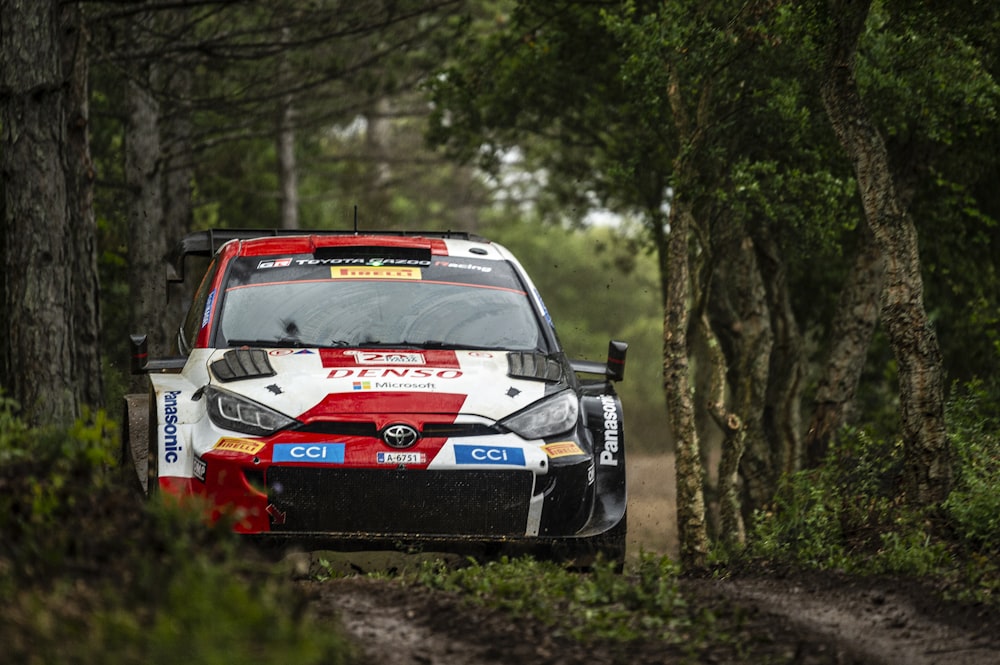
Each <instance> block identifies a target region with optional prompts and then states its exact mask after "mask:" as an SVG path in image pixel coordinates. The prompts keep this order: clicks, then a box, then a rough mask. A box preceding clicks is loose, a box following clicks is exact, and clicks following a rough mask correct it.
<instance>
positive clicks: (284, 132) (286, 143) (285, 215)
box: [278, 95, 299, 229]
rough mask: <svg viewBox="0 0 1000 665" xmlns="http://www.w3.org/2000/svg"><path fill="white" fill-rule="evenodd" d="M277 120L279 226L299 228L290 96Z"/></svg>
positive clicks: (284, 101)
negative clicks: (279, 192)
mask: <svg viewBox="0 0 1000 665" xmlns="http://www.w3.org/2000/svg"><path fill="white" fill-rule="evenodd" d="M280 113H281V117H280V119H279V120H278V180H279V183H280V185H279V186H280V187H281V228H283V229H297V228H299V182H298V172H297V170H296V167H295V127H294V125H293V122H292V117H293V114H294V111H293V108H292V98H291V96H290V95H289V96H286V97H285V98H284V100H283V101H282V104H281V111H280Z"/></svg>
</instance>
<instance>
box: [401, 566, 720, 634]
mask: <svg viewBox="0 0 1000 665" xmlns="http://www.w3.org/2000/svg"><path fill="white" fill-rule="evenodd" d="M679 572H680V571H679V568H678V566H677V565H676V564H675V563H673V562H671V561H670V560H669V559H667V558H666V557H655V556H653V555H651V554H648V553H646V554H643V555H642V556H641V557H640V559H639V561H638V562H637V563H636V564H635V566H634V569H633V570H631V571H629V573H628V574H626V575H620V574H618V573H617V572H616V566H615V564H614V563H605V562H598V564H597V565H596V566H595V567H594V570H593V571H592V572H591V573H589V574H580V573H575V572H572V571H569V570H567V569H566V568H565V567H563V566H561V565H559V564H557V563H553V562H548V561H538V560H535V559H533V558H531V557H522V558H516V559H508V558H506V557H504V558H501V559H499V560H496V561H489V562H487V563H485V564H481V563H478V562H476V561H471V562H470V564H469V565H468V566H465V567H460V568H451V567H448V566H445V565H443V564H441V563H440V562H427V563H425V564H424V566H423V567H422V568H421V569H420V570H418V571H417V572H416V573H415V574H414V575H413V581H414V582H417V583H420V584H423V585H424V586H428V587H430V588H432V589H440V590H444V591H451V592H456V593H462V594H465V595H467V596H468V597H469V599H470V601H471V602H475V603H477V604H480V605H484V606H487V607H494V608H499V609H502V610H504V611H507V612H510V613H511V614H513V615H514V616H516V617H519V618H526V619H531V620H535V621H540V622H541V623H543V624H545V625H546V626H548V627H550V628H551V629H552V630H553V631H555V632H556V633H558V634H561V635H568V636H570V637H572V638H573V639H575V640H579V641H582V642H584V643H588V642H591V643H592V642H595V641H599V640H600V641H604V640H608V641H615V642H628V641H631V640H636V639H641V638H658V639H663V640H665V641H668V642H670V643H672V644H681V643H684V642H686V641H688V640H691V639H692V638H693V637H694V638H696V637H697V636H700V633H699V630H700V629H701V624H700V623H699V618H698V617H696V616H694V615H693V613H692V609H691V608H690V607H689V606H688V603H687V601H686V600H685V598H684V596H683V595H682V594H681V591H680V589H679V587H678V583H677V576H678V574H679ZM704 618H705V617H702V619H704Z"/></svg>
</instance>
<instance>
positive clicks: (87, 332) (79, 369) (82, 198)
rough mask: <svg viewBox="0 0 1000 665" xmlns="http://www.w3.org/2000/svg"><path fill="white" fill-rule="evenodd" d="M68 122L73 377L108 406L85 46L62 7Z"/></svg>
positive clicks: (70, 7)
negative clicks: (101, 321) (101, 340)
mask: <svg viewBox="0 0 1000 665" xmlns="http://www.w3.org/2000/svg"><path fill="white" fill-rule="evenodd" d="M61 14H62V15H61V24H62V59H63V75H64V76H65V80H66V82H67V84H68V85H67V86H66V96H65V99H64V105H65V114H66V115H65V118H66V152H65V156H64V158H65V160H66V164H65V169H66V198H67V208H66V219H67V224H68V231H69V238H70V239H69V242H70V247H72V251H71V252H70V255H71V257H72V259H73V272H74V277H73V310H72V314H73V322H72V325H71V326H70V330H71V331H72V333H73V335H75V338H76V344H75V345H74V352H73V376H74V377H75V380H76V383H77V388H76V392H77V394H78V395H79V396H80V399H82V400H83V402H84V403H85V404H88V405H90V406H93V407H98V406H101V405H102V404H103V403H104V380H103V371H102V369H101V345H100V308H99V304H100V298H99V294H100V283H99V279H98V271H97V220H96V218H95V216H94V177H95V174H94V165H93V162H92V161H91V159H90V131H89V130H90V104H89V91H90V88H89V86H88V72H89V67H88V63H87V44H88V40H89V36H88V34H87V28H86V25H85V24H84V21H83V12H82V9H81V8H80V5H78V4H75V3H71V4H64V5H62V8H61Z"/></svg>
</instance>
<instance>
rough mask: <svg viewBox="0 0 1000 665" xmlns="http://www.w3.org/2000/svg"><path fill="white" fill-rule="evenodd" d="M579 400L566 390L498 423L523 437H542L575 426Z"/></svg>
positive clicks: (578, 414)
mask: <svg viewBox="0 0 1000 665" xmlns="http://www.w3.org/2000/svg"><path fill="white" fill-rule="evenodd" d="M579 416H580V402H579V400H577V397H576V394H575V393H574V392H573V391H572V390H566V391H563V392H561V393H558V394H556V395H554V396H553V397H550V398H548V399H545V400H542V401H540V402H537V403H535V404H533V405H531V406H529V407H528V408H527V409H524V410H523V411H520V412H518V413H515V414H514V415H513V416H511V417H510V418H507V419H506V420H501V421H500V424H501V425H503V426H504V427H506V428H507V429H509V430H510V431H512V432H514V433H515V434H517V435H518V436H520V437H522V438H524V439H544V438H545V437H548V436H555V435H557V434H562V433H563V432H567V431H569V430H571V429H572V428H574V427H576V422H577V419H578V418H579Z"/></svg>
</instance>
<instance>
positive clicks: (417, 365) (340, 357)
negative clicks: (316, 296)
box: [208, 348, 567, 422]
mask: <svg viewBox="0 0 1000 665" xmlns="http://www.w3.org/2000/svg"><path fill="white" fill-rule="evenodd" d="M208 368H209V377H210V383H211V385H213V386H215V387H218V388H222V389H224V390H228V391H230V392H234V393H239V394H241V395H244V396H245V397H247V398H249V399H252V400H254V401H256V402H259V403H261V404H265V405H267V406H269V407H271V408H273V409H275V410H277V411H280V412H281V413H284V414H286V415H288V416H291V417H293V418H297V419H298V420H300V421H302V422H310V421H317V420H329V419H340V418H347V419H354V418H358V417H364V416H365V415H377V414H428V415H429V414H437V415H439V416H447V415H451V416H453V417H458V416H464V417H470V418H476V417H478V418H485V419H488V420H491V421H496V420H500V419H502V418H504V417H506V416H508V415H510V414H512V413H515V412H517V411H519V410H521V409H523V408H524V407H526V406H528V405H530V404H532V403H533V402H535V401H537V400H539V399H541V398H542V397H544V396H545V395H548V394H551V393H553V392H556V391H558V390H560V389H563V388H565V387H566V386H567V383H566V378H565V375H564V371H563V369H562V366H561V365H560V364H559V363H558V362H557V361H555V360H554V359H552V358H548V357H546V356H542V355H539V354H532V353H522V352H504V351H451V350H437V349H421V350H412V349H405V350H383V349H378V350H371V349H256V348H255V349H220V350H217V351H214V352H213V353H212V354H211V355H210V356H209V358H208Z"/></svg>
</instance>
